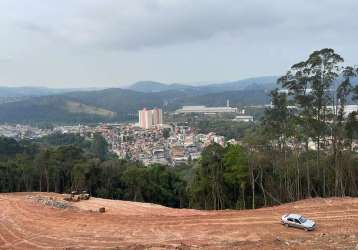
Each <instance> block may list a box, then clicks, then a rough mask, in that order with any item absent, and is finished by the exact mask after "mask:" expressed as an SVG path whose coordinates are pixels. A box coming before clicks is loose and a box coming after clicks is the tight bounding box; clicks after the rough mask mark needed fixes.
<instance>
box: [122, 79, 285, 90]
mask: <svg viewBox="0 0 358 250" xmlns="http://www.w3.org/2000/svg"><path fill="white" fill-rule="evenodd" d="M277 79H278V77H277V76H265V77H256V78H248V79H244V80H238V81H232V82H222V83H211V84H206V85H200V86H195V85H188V84H179V83H172V84H164V83H160V82H153V81H142V82H137V83H134V84H133V85H131V86H130V87H129V88H128V89H130V90H134V91H139V92H145V93H153V92H162V91H169V90H176V91H190V92H192V91H195V92H197V93H198V92H199V93H200V94H208V93H218V92H224V91H237V90H247V89H251V90H259V89H260V90H268V89H273V88H275V87H276V81H277Z"/></svg>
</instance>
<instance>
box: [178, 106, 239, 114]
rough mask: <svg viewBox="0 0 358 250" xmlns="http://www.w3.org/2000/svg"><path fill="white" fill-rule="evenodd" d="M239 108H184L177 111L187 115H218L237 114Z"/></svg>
mask: <svg viewBox="0 0 358 250" xmlns="http://www.w3.org/2000/svg"><path fill="white" fill-rule="evenodd" d="M236 112H237V108H232V107H206V106H183V107H182V108H181V109H178V110H177V111H176V113H177V114H187V113H204V114H218V113H236Z"/></svg>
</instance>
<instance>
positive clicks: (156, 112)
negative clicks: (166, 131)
mask: <svg viewBox="0 0 358 250" xmlns="http://www.w3.org/2000/svg"><path fill="white" fill-rule="evenodd" d="M138 117H139V127H141V128H144V129H150V128H152V127H153V126H155V125H159V124H163V111H162V110H161V109H158V108H155V109H152V110H148V109H146V108H144V109H143V110H140V111H138Z"/></svg>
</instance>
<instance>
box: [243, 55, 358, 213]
mask: <svg viewBox="0 0 358 250" xmlns="http://www.w3.org/2000/svg"><path fill="white" fill-rule="evenodd" d="M342 64H343V58H342V57H341V56H340V55H338V54H336V53H335V52H334V50H332V49H323V50H320V51H315V52H313V53H312V54H311V55H310V56H309V57H308V59H307V60H305V61H303V62H299V63H297V64H295V65H293V66H292V67H291V69H290V70H289V71H288V72H287V74H286V75H284V76H283V77H281V78H280V79H279V81H278V83H279V84H280V85H281V87H283V88H285V89H287V90H288V94H287V93H283V92H282V91H279V90H275V91H273V92H272V93H271V98H272V108H270V109H267V110H266V112H265V116H264V119H263V122H262V124H261V126H260V127H259V128H256V129H255V130H254V131H252V132H251V133H249V134H247V135H246V143H245V145H246V148H247V151H248V154H249V162H250V163H249V166H250V169H251V174H250V176H251V178H250V182H251V189H252V190H251V191H252V192H251V193H252V197H251V198H252V207H255V204H256V202H258V200H257V198H259V199H260V200H259V201H261V198H263V201H264V205H265V204H269V203H280V202H287V201H294V200H298V199H302V198H306V197H312V196H319V197H327V196H346V195H349V196H357V195H358V157H357V148H354V147H357V136H358V121H357V117H358V113H357V112H352V113H349V114H348V113H347V112H346V111H347V110H346V104H347V103H348V102H349V101H351V98H352V100H353V101H354V100H357V99H358V87H357V85H354V84H353V82H352V79H356V78H354V77H356V76H357V73H358V71H357V68H354V67H351V66H343V65H342ZM355 84H356V83H355ZM255 195H256V197H255ZM257 195H259V196H260V197H257Z"/></svg>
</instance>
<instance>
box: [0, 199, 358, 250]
mask: <svg viewBox="0 0 358 250" xmlns="http://www.w3.org/2000/svg"><path fill="white" fill-rule="evenodd" d="M37 196H41V197H46V196H48V197H54V198H56V197H57V199H62V196H61V195H58V194H50V193H16V194H0V249H46V248H47V249H91V248H92V249H355V248H356V249H358V198H330V199H309V200H304V201H299V202H294V203H290V204H285V205H281V206H276V207H270V208H262V209H256V210H243V211H220V212H216V211H213V212H207V211H197V210H190V209H172V208H167V207H163V206H159V205H153V204H147V203H136V202H127V201H114V200H105V199H98V198H91V199H90V200H88V201H80V202H77V203H71V205H73V207H69V208H65V209H61V208H54V207H50V206H47V205H43V204H40V203H38V202H35V201H34V197H37ZM99 207H105V208H106V213H98V212H95V211H96V210H98V208H99ZM287 212H294V213H301V214H304V215H305V216H306V217H308V218H312V219H314V220H315V221H316V223H317V225H318V228H317V229H316V230H315V231H313V232H305V231H303V230H299V229H294V228H288V229H287V228H285V227H284V226H282V225H281V224H280V217H281V215H282V214H284V213H287Z"/></svg>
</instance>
